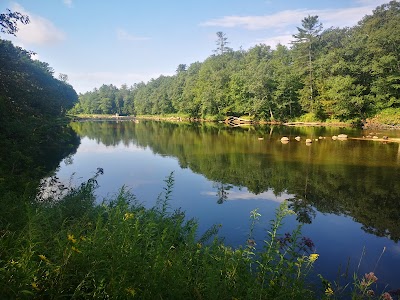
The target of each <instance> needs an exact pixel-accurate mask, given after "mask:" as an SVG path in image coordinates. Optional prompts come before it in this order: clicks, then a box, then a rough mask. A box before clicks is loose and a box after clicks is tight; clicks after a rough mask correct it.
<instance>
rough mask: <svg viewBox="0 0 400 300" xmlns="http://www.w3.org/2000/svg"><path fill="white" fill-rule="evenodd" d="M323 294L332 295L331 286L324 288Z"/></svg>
mask: <svg viewBox="0 0 400 300" xmlns="http://www.w3.org/2000/svg"><path fill="white" fill-rule="evenodd" d="M325 295H327V296H332V295H333V290H332V288H331V287H328V288H327V289H326V290H325Z"/></svg>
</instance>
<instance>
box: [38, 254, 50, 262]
mask: <svg viewBox="0 0 400 300" xmlns="http://www.w3.org/2000/svg"><path fill="white" fill-rule="evenodd" d="M38 256H39V258H40V259H41V260H43V261H44V262H46V263H50V261H49V259H48V258H47V257H46V256H45V255H43V254H39V255H38Z"/></svg>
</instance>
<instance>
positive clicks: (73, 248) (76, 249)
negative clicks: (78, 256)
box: [71, 246, 82, 253]
mask: <svg viewBox="0 0 400 300" xmlns="http://www.w3.org/2000/svg"><path fill="white" fill-rule="evenodd" d="M71 250H72V251H74V252H76V253H82V251H81V250H79V249H78V248H76V247H74V246H72V247H71Z"/></svg>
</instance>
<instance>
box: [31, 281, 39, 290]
mask: <svg viewBox="0 0 400 300" xmlns="http://www.w3.org/2000/svg"><path fill="white" fill-rule="evenodd" d="M31 286H32V287H33V288H34V289H35V290H37V291H40V289H39V286H38V285H37V283H36V281H34V282H32V283H31Z"/></svg>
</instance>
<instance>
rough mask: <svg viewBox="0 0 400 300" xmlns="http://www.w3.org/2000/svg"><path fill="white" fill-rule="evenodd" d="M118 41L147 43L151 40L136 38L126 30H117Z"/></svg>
mask: <svg viewBox="0 0 400 300" xmlns="http://www.w3.org/2000/svg"><path fill="white" fill-rule="evenodd" d="M117 39H118V40H120V41H147V40H150V38H148V37H140V36H134V35H132V34H130V33H129V32H127V31H126V30H124V29H121V28H119V29H117Z"/></svg>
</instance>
